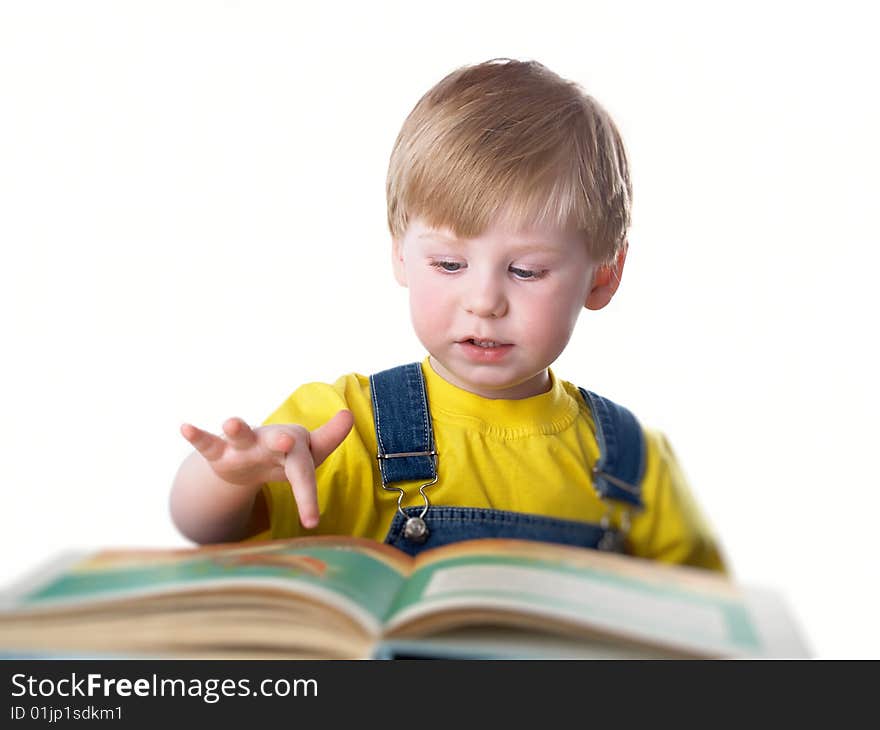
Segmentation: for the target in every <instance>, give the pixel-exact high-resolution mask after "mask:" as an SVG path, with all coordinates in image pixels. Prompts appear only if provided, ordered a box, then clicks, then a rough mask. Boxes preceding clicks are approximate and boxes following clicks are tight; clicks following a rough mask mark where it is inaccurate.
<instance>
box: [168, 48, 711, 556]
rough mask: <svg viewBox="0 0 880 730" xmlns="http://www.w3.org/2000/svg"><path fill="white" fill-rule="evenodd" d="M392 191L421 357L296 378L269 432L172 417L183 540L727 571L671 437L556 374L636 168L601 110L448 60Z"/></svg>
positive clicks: (514, 68) (497, 69)
mask: <svg viewBox="0 0 880 730" xmlns="http://www.w3.org/2000/svg"><path fill="white" fill-rule="evenodd" d="M387 195H388V221H389V227H390V229H391V238H392V263H393V268H394V275H395V277H396V279H397V281H398V282H399V283H400V284H401V285H402V286H405V287H408V289H409V297H410V309H411V316H412V322H413V326H414V328H415V331H416V334H417V335H418V337H419V339H420V340H421V342H422V344H423V345H424V346H425V349H426V350H427V352H428V353H429V354H428V356H427V357H426V358H425V359H424V360H423V361H422V362H421V364H413V365H410V366H405V367H401V368H395V369H392V370H389V371H385V372H383V373H380V374H377V375H375V376H372V377H370V378H367V377H364V376H362V375H358V374H351V375H347V376H344V377H341V378H340V379H339V380H337V381H336V382H335V383H333V384H332V385H331V384H322V383H311V384H308V385H304V386H302V387H301V388H299V389H298V390H297V391H296V392H295V393H293V395H291V396H290V397H289V398H288V399H287V400H286V401H285V402H284V403H283V404H282V405H281V407H280V408H279V409H278V410H277V411H276V412H275V413H274V414H272V415H271V416H270V417H269V418H268V419H267V420H266V422H265V424H264V425H263V426H261V427H257V428H251V427H250V426H248V425H247V424H245V423H244V422H243V421H242V420H240V419H237V418H233V419H230V420H228V421H226V422H225V423H224V424H223V436H222V437H221V436H217V435H213V434H210V433H207V432H205V431H203V430H201V429H198V428H196V427H194V426H192V425H189V424H184V425H183V426H182V427H181V432H182V434H183V436H184V437H185V438H186V439H187V440H188V441H189V442H190V443H191V444H192V445H193V446H194V447H195V449H196V451H194V452H193V453H192V454H191V455H190V456H189V457H188V458H187V459H186V460H185V461H184V463H183V464H182V466H181V468H180V470H179V472H178V474H177V477H176V479H175V482H174V486H173V489H172V494H171V512H172V516H173V519H174V521H175V523H176V524H177V526H178V528H179V529H180V530H181V532H182V533H183V534H184V535H186V536H187V537H189V538H191V539H192V540H195V541H197V542H215V541H229V540H239V539H243V538H247V537H250V536H254V535H261V536H265V537H272V538H282V537H292V536H297V535H313V534H344V535H359V536H365V537H370V538H374V539H376V540H380V541H385V542H388V543H390V544H392V545H395V546H397V547H399V548H401V549H403V550H406V551H407V552H409V553H411V554H415V553H417V552H419V551H420V550H424V549H428V548H431V547H435V546H438V545H441V544H444V543H447V542H453V541H456V540H461V539H469V538H474V537H511V538H523V539H537V540H548V541H555V542H562V543H568V544H576V545H583V546H587V547H593V548H600V549H608V550H618V551H625V552H628V553H630V554H634V555H638V556H642V557H647V558H653V559H657V560H663V561H669V562H678V563H687V564H691V565H695V566H701V567H706V568H713V569H719V570H723V563H722V560H721V557H720V554H719V551H718V548H717V546H716V543H715V540H714V538H713V536H712V534H711V532H710V530H709V529H708V527H707V526H706V524H705V523H704V521H703V520H702V518H701V517H700V514H699V512H698V510H697V507H696V505H695V504H694V502H693V500H692V498H691V496H690V494H689V491H688V487H687V484H686V482H685V480H684V478H683V476H682V473H681V471H680V469H679V467H678V465H677V463H676V460H675V456H674V455H673V453H672V451H671V449H670V447H669V445H668V444H667V442H666V440H665V439H664V437H663V436H662V435H660V434H657V433H654V432H651V431H646V430H643V429H642V428H641V427H640V426H639V424H638V422H637V421H636V420H635V418H634V417H633V416H632V414H631V413H630V412H629V411H627V410H626V409H624V408H621V407H620V406H617V405H616V404H614V403H613V402H611V401H609V400H607V399H604V398H602V397H600V396H598V395H596V394H594V393H590V392H588V391H583V390H581V389H579V388H577V387H575V386H574V385H572V384H571V383H568V382H565V381H563V380H560V379H558V378H557V377H556V375H555V374H554V373H553V372H552V371H551V370H550V368H549V366H550V365H551V363H553V362H554V361H555V360H556V358H557V357H558V356H559V355H560V353H561V352H562V351H563V349H564V348H565V346H566V344H567V343H568V341H569V338H570V336H571V334H572V331H573V329H574V326H575V322H576V321H577V318H578V315H579V313H580V312H581V311H582V310H583V309H584V308H587V309H601V308H602V307H604V306H605V305H606V304H608V302H609V301H610V300H611V298H612V297H613V296H614V294H615V292H616V291H617V287H618V285H619V284H620V278H621V275H622V273H623V267H624V262H625V260H626V252H627V240H626V232H627V228H628V225H629V221H630V199H631V187H630V180H629V172H628V168H627V160H626V155H625V152H624V148H623V144H622V141H621V139H620V136H619V134H618V131H617V129H616V127H615V125H614V123H613V122H612V120H611V118H610V117H609V116H608V114H607V113H606V112H605V110H604V109H602V108H601V107H600V106H599V105H598V104H597V103H596V101H595V100H593V99H592V98H590V97H589V96H586V95H585V94H584V93H583V92H582V91H581V90H580V89H579V88H578V87H577V86H576V85H575V84H573V83H570V82H568V81H565V80H563V79H561V78H560V77H559V76H557V75H556V74H554V73H552V72H550V71H549V70H548V69H546V68H545V67H543V66H542V65H540V64H538V63H534V62H530V63H523V62H517V61H509V60H499V61H490V62H487V63H483V64H479V65H477V66H472V67H465V68H462V69H459V70H458V71H455V72H454V73H452V74H450V75H449V76H447V77H446V78H444V79H443V80H442V81H440V83H439V84H437V85H436V86H435V87H434V88H432V89H431V90H430V91H428V93H427V94H425V96H424V97H423V98H422V99H421V100H420V101H419V102H418V104H417V105H416V106H415V108H414V109H413V111H412V112H411V113H410V115H409V117H408V118H407V119H406V121H405V122H404V125H403V128H402V130H401V132H400V135H399V136H398V138H397V142H396V144H395V146H394V150H393V152H392V155H391V162H390V167H389V172H388V182H387ZM377 455H378V456H377Z"/></svg>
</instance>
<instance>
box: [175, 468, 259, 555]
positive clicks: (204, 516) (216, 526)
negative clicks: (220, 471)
mask: <svg viewBox="0 0 880 730" xmlns="http://www.w3.org/2000/svg"><path fill="white" fill-rule="evenodd" d="M261 488H262V485H261V484H254V485H253V486H242V485H240V484H231V483H230V482H227V481H225V480H223V479H221V478H220V477H218V476H217V475H216V474H215V473H214V471H213V470H212V469H211V467H210V466H209V465H208V462H207V461H205V459H204V457H203V456H202V455H201V454H199V453H198V452H197V451H194V452H193V453H192V454H190V455H189V456H188V457H187V458H186V459H184V461H183V463H182V464H181V465H180V469H178V471H177V476H176V477H175V478H174V484H173V486H172V488H171V500H170V508H171V519H172V520H173V521H174V524H175V525H176V526H177V529H178V530H180V532H181V533H183V535H184V536H185V537H187V538H189V539H190V540H192V541H194V542H197V543H201V544H204V543H214V542H230V541H234V540H240V539H242V538H244V537H247V536H248V535H249V534H250V532H252V530H251V529H250V527H251V523H252V520H251V517H252V514H253V511H254V500H255V498H256V497H257V495H259V494H260V489H261Z"/></svg>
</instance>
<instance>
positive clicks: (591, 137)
mask: <svg viewBox="0 0 880 730" xmlns="http://www.w3.org/2000/svg"><path fill="white" fill-rule="evenodd" d="M386 192H387V199H388V226H389V228H390V229H391V234H392V236H394V237H395V238H402V237H403V235H404V233H405V232H406V228H407V225H408V223H409V221H410V220H412V219H413V218H415V217H420V218H422V219H423V220H424V221H425V222H426V223H427V224H428V225H430V226H433V227H438V228H449V229H451V230H452V231H453V232H454V233H455V234H456V235H458V236H462V237H473V236H477V235H480V234H481V233H482V232H483V231H485V230H486V228H487V227H488V226H489V225H490V224H492V223H493V222H496V221H501V222H504V223H507V224H509V225H512V226H513V227H515V228H520V229H521V228H526V227H528V226H529V225H530V224H537V223H550V224H556V225H559V226H560V227H566V226H571V225H573V226H575V227H576V228H577V230H579V231H583V233H584V234H585V239H586V241H587V245H588V248H589V252H590V254H591V256H592V257H593V259H594V260H596V261H599V262H602V263H608V262H610V261H611V260H613V259H614V257H615V256H616V254H617V253H618V251H619V250H620V249H621V248H622V247H623V246H624V245H625V238H626V231H627V229H628V228H629V224H630V207H631V199H632V186H631V184H630V179H629V168H628V164H627V159H626V152H625V150H624V147H623V141H622V140H621V138H620V133H619V132H618V131H617V127H616V126H615V125H614V122H613V121H612V120H611V117H610V116H609V115H608V113H607V112H606V111H605V110H604V109H603V108H602V107H601V106H600V105H599V104H598V102H597V101H596V100H595V99H593V98H592V97H590V96H588V95H587V94H585V93H584V92H583V90H582V89H581V88H580V87H579V86H578V85H577V84H575V83H573V82H570V81H566V80H565V79H562V78H561V77H559V76H557V75H556V74H555V73H553V72H552V71H550V70H549V69H547V68H546V67H544V66H543V65H541V64H540V63H537V62H535V61H528V62H522V61H515V60H511V59H493V60H491V61H487V62H485V63H481V64H478V65H475V66H465V67H463V68H460V69H458V70H457V71H454V72H453V73H451V74H449V75H448V76H446V77H445V78H444V79H443V80H442V81H440V82H439V83H438V84H437V85H436V86H434V87H433V88H432V89H430V90H429V91H428V92H427V93H426V94H425V95H424V96H423V97H422V98H421V99H420V100H419V102H418V103H417V104H416V105H415V107H414V108H413V110H412V111H411V112H410V114H409V116H408V117H407V118H406V120H405V121H404V123H403V127H402V129H401V130H400V134H399V135H398V137H397V141H396V142H395V144H394V149H393V151H392V153H391V161H390V164H389V167H388V180H387V186H386Z"/></svg>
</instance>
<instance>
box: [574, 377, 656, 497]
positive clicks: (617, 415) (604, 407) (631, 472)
mask: <svg viewBox="0 0 880 730" xmlns="http://www.w3.org/2000/svg"><path fill="white" fill-rule="evenodd" d="M578 390H580V392H581V395H583V397H584V400H585V401H586V402H587V405H588V406H589V408H590V411H591V412H592V414H593V423H594V424H595V426H596V442H597V443H598V445H599V460H598V461H597V462H596V464H595V465H594V466H593V486H594V488H595V489H596V491H597V492H598V493H599V496H600V497H602V498H603V499H604V498H609V499H614V500H618V501H621V502H627V503H628V504H632V505H635V506H636V507H642V506H643V504H642V476H643V475H644V470H645V437H644V434H643V433H642V427H641V426H640V425H639V422H638V421H637V420H636V417H635V416H634V415H633V414H632V413H631V412H630V411H628V410H627V409H626V408H624V407H623V406H619V405H617V403H614V402H613V401H610V400H608V399H607V398H603V397H602V396H600V395H596V394H595V393H591V392H590V391H589V390H584V389H583V388H578Z"/></svg>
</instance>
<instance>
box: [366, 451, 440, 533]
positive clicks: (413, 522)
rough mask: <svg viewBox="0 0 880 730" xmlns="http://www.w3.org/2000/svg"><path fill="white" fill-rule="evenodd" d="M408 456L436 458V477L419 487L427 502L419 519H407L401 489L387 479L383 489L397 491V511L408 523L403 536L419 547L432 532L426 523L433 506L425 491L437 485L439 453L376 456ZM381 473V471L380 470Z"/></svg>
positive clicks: (378, 457)
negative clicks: (429, 509) (426, 517)
mask: <svg viewBox="0 0 880 730" xmlns="http://www.w3.org/2000/svg"><path fill="white" fill-rule="evenodd" d="M407 456H432V457H433V458H434V473H435V476H434V478H433V479H432V480H431V481H430V482H426V483H425V484H422V486H420V487H419V494H421V495H422V499H423V500H424V501H425V506H424V507H423V508H422V511H421V513H420V514H419V516H418V517H407V515H406V512H404V511H403V499H404V497H405V496H406V492H404V491H403V489H401V488H400V487H393V486H389V485H387V484H385V479H384V478H383V479H382V489H384V490H386V491H388V492H393V491H396V492H397V493H398V495H397V511H398V512H399V513H400V514H401V515H403V517H404V519H406V522H405V523H404V525H403V536H404V537H405V538H406V539H407V540H409V541H410V542H414V543H416V544H418V545H421V544H422V543H423V542H425V540H427V539H428V535H429V534H430V531H429V530H428V525H427V523H426V522H425V513H426V512H427V511H428V507H430V506H431V503H430V502H429V501H428V495H427V494H426V493H425V490H426V489H427V488H428V487H431V486H433V485H434V484H436V483H437V479H438V478H439V477H438V476H437V452H436V451H405V452H402V453H399V454H382V453H379V454H376V458H377V459H380V460H381V459H402V458H404V457H407ZM380 472H381V470H380Z"/></svg>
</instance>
